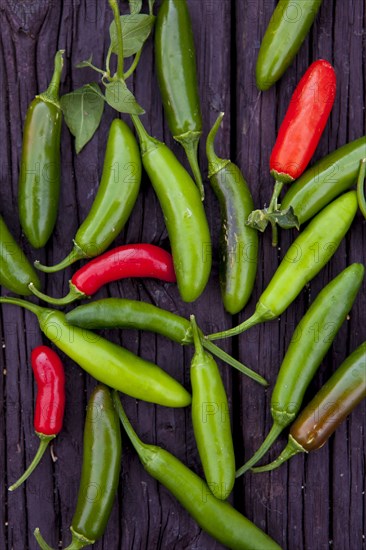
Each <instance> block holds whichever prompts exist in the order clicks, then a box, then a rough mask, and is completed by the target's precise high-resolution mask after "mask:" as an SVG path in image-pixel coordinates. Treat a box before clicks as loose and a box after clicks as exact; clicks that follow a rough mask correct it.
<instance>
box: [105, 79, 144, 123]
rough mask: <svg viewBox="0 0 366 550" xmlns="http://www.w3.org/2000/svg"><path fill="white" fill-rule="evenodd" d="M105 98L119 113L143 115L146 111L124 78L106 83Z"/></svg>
mask: <svg viewBox="0 0 366 550" xmlns="http://www.w3.org/2000/svg"><path fill="white" fill-rule="evenodd" d="M105 99H106V101H107V103H108V105H110V106H111V107H113V109H116V111H118V112H119V113H128V114H130V115H142V114H143V113H144V112H145V111H144V109H143V108H142V107H141V106H140V105H139V104H138V103H137V101H136V99H135V96H134V95H133V94H132V92H130V90H129V89H128V88H127V86H126V84H125V82H124V81H123V80H116V81H114V82H111V83H110V84H106V91H105Z"/></svg>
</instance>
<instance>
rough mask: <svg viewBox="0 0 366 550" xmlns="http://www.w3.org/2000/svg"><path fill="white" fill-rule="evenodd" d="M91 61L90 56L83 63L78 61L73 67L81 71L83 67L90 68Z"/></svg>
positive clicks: (91, 57)
mask: <svg viewBox="0 0 366 550" xmlns="http://www.w3.org/2000/svg"><path fill="white" fill-rule="evenodd" d="M92 61H93V56H92V55H91V56H90V57H89V59H86V60H85V61H80V62H79V63H77V64H76V65H75V67H76V68H77V69H83V68H84V67H90V65H91V64H92Z"/></svg>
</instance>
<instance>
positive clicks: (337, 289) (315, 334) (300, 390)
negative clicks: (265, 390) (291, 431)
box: [237, 264, 365, 477]
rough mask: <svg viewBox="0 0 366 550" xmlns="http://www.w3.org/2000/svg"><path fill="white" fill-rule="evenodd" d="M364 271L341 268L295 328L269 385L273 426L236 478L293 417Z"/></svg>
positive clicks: (353, 296) (270, 444)
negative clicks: (273, 381)
mask: <svg viewBox="0 0 366 550" xmlns="http://www.w3.org/2000/svg"><path fill="white" fill-rule="evenodd" d="M364 273H365V268H364V266H363V265H362V264H352V265H350V266H349V267H347V268H346V269H344V270H343V271H342V272H341V273H340V274H339V275H337V277H335V278H334V279H333V280H332V281H331V282H330V283H328V284H327V286H325V287H324V288H323V289H322V290H321V291H320V292H319V294H318V296H317V297H316V298H315V300H314V302H313V303H312V304H311V306H310V307H309V309H308V311H307V312H306V313H305V315H304V317H303V318H302V319H301V321H300V323H299V324H298V326H297V327H296V329H295V332H294V335H293V338H292V340H291V342H290V345H289V347H288V348H287V351H286V355H285V357H284V359H283V361H282V365H281V368H280V371H279V373H278V376H277V380H276V384H275V387H274V388H273V393H272V397H271V415H272V418H273V426H272V428H271V430H270V432H269V434H268V435H267V437H266V439H265V440H264V442H263V443H262V445H261V446H260V448H259V449H258V451H257V452H256V453H255V454H254V455H253V456H252V458H251V459H250V460H248V462H247V463H246V464H244V466H242V467H241V468H240V469H239V470H238V471H237V477H238V476H239V475H241V474H243V473H244V472H246V471H247V470H249V468H251V467H252V466H253V465H254V464H256V463H257V462H258V460H260V459H261V458H262V456H263V455H264V454H265V453H266V452H267V451H268V449H269V448H270V447H271V446H272V445H273V443H274V442H275V441H276V439H277V438H278V436H279V435H280V433H281V432H282V431H283V430H284V429H285V428H286V426H288V425H289V424H290V423H291V422H292V421H293V420H294V419H295V418H296V416H297V414H298V412H299V410H300V407H301V403H302V400H303V398H304V394H305V391H306V389H307V387H308V386H309V384H310V382H311V380H312V379H313V377H314V375H315V373H316V371H317V369H318V368H319V366H320V365H321V362H322V361H323V359H324V357H325V354H326V353H327V351H328V350H329V348H330V346H331V344H332V342H333V340H334V338H335V337H336V335H337V333H338V331H339V329H340V327H341V326H342V324H343V322H344V321H345V319H346V317H347V314H348V313H349V311H350V310H351V308H352V306H353V304H354V301H355V299H356V296H357V294H358V291H359V289H360V287H361V284H362V281H363V278H364Z"/></svg>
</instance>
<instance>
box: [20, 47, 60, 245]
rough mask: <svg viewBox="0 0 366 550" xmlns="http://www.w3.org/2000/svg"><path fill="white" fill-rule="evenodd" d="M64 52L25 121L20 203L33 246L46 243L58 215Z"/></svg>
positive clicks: (24, 224) (21, 216) (26, 232)
mask: <svg viewBox="0 0 366 550" xmlns="http://www.w3.org/2000/svg"><path fill="white" fill-rule="evenodd" d="M63 53H64V51H63V50H60V51H58V52H57V54H56V57H55V70H54V73H53V76H52V80H51V83H50V85H49V87H48V88H47V90H46V91H45V92H43V93H42V94H40V95H38V96H36V97H35V99H34V100H33V101H32V103H31V104H30V106H29V108H28V111H27V115H26V119H25V124H24V131H23V148H22V158H21V161H20V174H19V192H18V206H19V218H20V223H21V226H22V228H23V231H24V233H25V235H26V237H27V239H28V241H29V242H30V243H31V245H32V246H34V248H41V247H42V246H44V245H45V244H46V242H47V241H48V239H49V237H50V236H51V233H52V231H53V228H54V225H55V223H56V218H57V209H58V199H59V194H60V139H61V125H62V112H61V107H60V101H59V95H58V91H59V87H60V80H61V72H62V66H63V60H62V54H63Z"/></svg>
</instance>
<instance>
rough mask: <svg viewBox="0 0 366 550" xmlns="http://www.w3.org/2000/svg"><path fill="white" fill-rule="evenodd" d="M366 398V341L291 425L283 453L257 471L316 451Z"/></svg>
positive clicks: (272, 468)
mask: <svg viewBox="0 0 366 550" xmlns="http://www.w3.org/2000/svg"><path fill="white" fill-rule="evenodd" d="M365 397H366V342H363V343H362V344H361V345H360V346H359V347H358V348H357V349H355V351H354V352H353V353H351V355H349V356H348V357H347V358H346V359H345V360H344V361H343V363H342V364H341V366H340V367H338V369H337V370H336V371H335V372H334V373H333V374H332V376H331V377H330V378H329V380H328V381H327V382H326V384H325V385H324V386H323V387H322V388H321V389H320V390H319V391H318V393H317V394H316V395H315V397H314V398H313V399H312V400H311V401H310V403H309V404H308V405H307V406H306V407H305V409H304V410H303V411H302V412H301V414H300V415H299V416H298V418H297V419H296V420H295V422H294V423H293V424H292V426H291V429H290V434H289V439H288V443H287V445H286V447H285V448H284V450H283V451H282V453H281V454H280V456H279V457H278V458H277V459H276V460H274V461H273V462H271V463H270V464H266V465H265V466H261V467H258V468H252V471H254V472H268V471H270V470H274V469H275V468H278V466H281V464H283V463H284V462H285V461H286V460H289V458H291V457H293V456H295V455H296V454H298V453H309V452H311V451H316V450H317V449H320V448H321V447H323V445H325V443H326V442H327V441H328V439H329V437H330V436H331V435H332V434H333V433H334V432H335V430H336V429H337V428H338V426H339V425H340V424H341V423H342V422H343V421H344V420H345V419H346V417H347V416H348V415H349V414H350V413H351V412H352V411H353V409H354V408H355V407H357V405H358V404H359V403H361V401H362V400H363V399H365Z"/></svg>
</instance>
